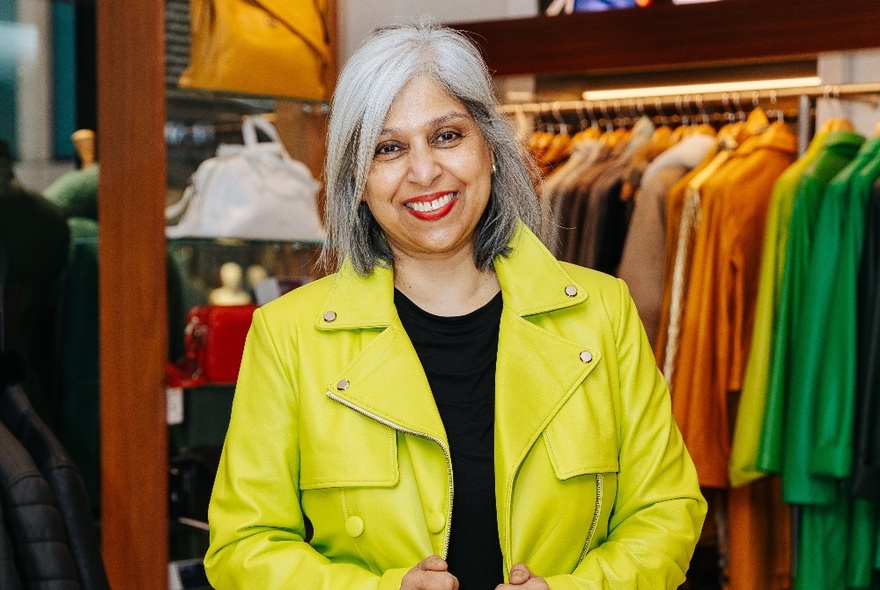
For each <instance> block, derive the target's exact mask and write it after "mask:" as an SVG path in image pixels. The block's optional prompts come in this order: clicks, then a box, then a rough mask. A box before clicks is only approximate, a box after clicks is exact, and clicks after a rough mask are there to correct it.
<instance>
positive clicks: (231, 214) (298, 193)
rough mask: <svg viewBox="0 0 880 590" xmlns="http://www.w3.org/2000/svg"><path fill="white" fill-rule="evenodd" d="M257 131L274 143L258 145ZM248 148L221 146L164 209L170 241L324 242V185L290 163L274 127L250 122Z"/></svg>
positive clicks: (245, 126) (246, 122)
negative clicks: (321, 208) (319, 200)
mask: <svg viewBox="0 0 880 590" xmlns="http://www.w3.org/2000/svg"><path fill="white" fill-rule="evenodd" d="M257 129H260V130H261V131H263V132H264V133H265V134H266V135H268V136H269V138H270V141H268V142H260V141H257ZM242 136H243V137H244V145H237V144H221V145H220V146H219V147H218V148H217V155H216V156H215V157H213V158H209V159H208V160H206V161H204V162H203V163H202V164H201V165H200V166H199V168H198V169H197V170H196V172H195V174H193V176H192V179H191V182H190V184H189V186H187V188H186V190H185V191H184V193H183V197H182V198H181V199H180V200H179V201H177V202H176V203H173V204H171V205H169V206H168V207H167V208H166V211H165V215H166V219H168V220H174V219H176V218H179V220H178V221H177V223H176V224H174V225H169V226H168V227H167V228H166V235H167V236H168V237H169V238H180V237H203V238H240V239H249V240H287V241H311V242H320V241H322V240H323V239H324V231H323V229H322V227H321V220H320V218H319V216H318V206H317V195H318V189H319V188H320V184H319V183H318V181H317V180H315V179H314V178H313V177H312V174H311V172H310V171H309V169H308V167H306V165H305V164H303V163H302V162H299V161H297V160H294V159H292V158H291V157H290V156H289V155H288V153H287V150H286V149H285V148H284V145H283V144H282V143H281V138H280V137H279V136H278V132H277V131H276V130H275V127H274V126H273V125H272V124H271V123H270V122H269V121H267V120H266V119H265V118H263V117H259V116H249V117H246V118H245V120H244V124H243V125H242Z"/></svg>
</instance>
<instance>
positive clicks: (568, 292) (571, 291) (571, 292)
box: [565, 285, 578, 297]
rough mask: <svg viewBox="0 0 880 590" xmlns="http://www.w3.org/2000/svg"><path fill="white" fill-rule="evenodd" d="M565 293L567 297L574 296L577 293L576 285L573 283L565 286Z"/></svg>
mask: <svg viewBox="0 0 880 590" xmlns="http://www.w3.org/2000/svg"><path fill="white" fill-rule="evenodd" d="M565 294H566V295H568V296H569V297H574V296H575V295H577V294H578V290H577V287H575V286H574V285H569V286H567V287H566V288H565Z"/></svg>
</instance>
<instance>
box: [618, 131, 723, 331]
mask: <svg viewBox="0 0 880 590" xmlns="http://www.w3.org/2000/svg"><path fill="white" fill-rule="evenodd" d="M715 141H716V140H715V137H714V136H712V135H707V134H703V133H698V134H695V135H691V136H690V137H686V138H684V139H682V140H681V142H679V143H678V144H676V145H674V146H672V147H670V148H669V149H668V150H666V151H665V152H663V153H661V154H659V155H658V156H657V157H656V158H655V159H654V160H653V161H652V162H651V163H650V164H649V165H648V166H647V167H646V168H645V172H644V174H643V175H642V178H641V182H640V184H639V188H638V190H637V192H636V195H635V203H634V205H633V211H632V217H631V218H630V225H629V231H628V233H627V236H626V242H625V244H624V247H623V253H622V255H621V260H620V265H619V266H618V269H617V276H619V277H620V278H622V279H623V280H625V281H626V282H627V284H628V285H629V288H630V294H631V295H632V298H633V300H634V301H635V303H636V308H637V309H638V310H639V316H640V317H641V318H642V322H643V323H644V324H645V331H646V332H647V333H648V340H649V341H650V342H651V343H652V344H654V343H655V342H656V340H657V328H658V324H659V323H660V314H661V305H662V303H663V276H664V270H665V260H664V248H665V244H666V196H667V195H668V194H669V191H670V189H671V187H672V186H673V185H674V184H675V183H676V182H678V181H679V180H680V179H681V178H682V177H683V176H684V175H685V174H687V172H688V171H690V170H691V169H693V168H694V167H695V166H697V165H698V164H699V163H700V162H701V161H702V160H703V159H704V158H705V157H706V154H708V153H709V151H710V150H711V149H712V148H713V146H714V145H715Z"/></svg>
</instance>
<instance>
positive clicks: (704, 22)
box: [452, 0, 880, 75]
mask: <svg viewBox="0 0 880 590" xmlns="http://www.w3.org/2000/svg"><path fill="white" fill-rule="evenodd" d="M452 26H453V27H454V28H457V29H459V30H462V31H466V32H468V33H469V34H470V35H471V37H472V38H473V39H474V41H475V42H476V43H477V44H478V45H479V46H480V47H481V49H482V51H483V52H484V55H485V58H486V61H487V62H488V64H489V67H490V69H491V70H493V72H494V73H495V74H496V75H514V74H535V75H544V74H561V73H604V72H626V71H649V70H652V69H671V68H681V67H690V66H701V67H704V66H711V65H715V64H725V65H731V64H738V63H739V64H742V63H754V62H768V61H781V60H790V59H798V58H807V57H815V56H817V55H818V54H819V53H822V52H827V51H852V50H858V49H867V48H873V47H880V35H878V31H880V2H877V0H846V1H842V2H828V0H772V1H770V2H768V1H767V0H723V1H721V2H710V3H705V4H688V5H674V4H668V3H660V4H656V5H652V6H650V7H648V8H645V9H627V10H611V11H607V12H594V13H575V14H571V15H560V16H555V17H546V16H538V17H532V18H523V19H509V20H497V21H485V22H477V23H465V24H453V25H452Z"/></svg>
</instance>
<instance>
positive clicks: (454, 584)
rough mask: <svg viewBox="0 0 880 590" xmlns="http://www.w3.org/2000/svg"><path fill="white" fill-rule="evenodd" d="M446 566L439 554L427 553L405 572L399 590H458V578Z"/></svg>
mask: <svg viewBox="0 0 880 590" xmlns="http://www.w3.org/2000/svg"><path fill="white" fill-rule="evenodd" d="M448 568H449V566H448V565H447V564H446V562H445V561H443V559H442V558H441V557H440V556H438V555H429V556H428V557H426V558H425V559H423V560H421V561H420V562H419V563H418V564H416V566H415V567H414V568H412V569H411V570H409V571H408V572H406V575H405V576H403V579H402V580H401V581H400V590H458V578H456V577H455V576H453V575H452V574H450V573H449V572H448V571H446V570H447V569H448Z"/></svg>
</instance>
